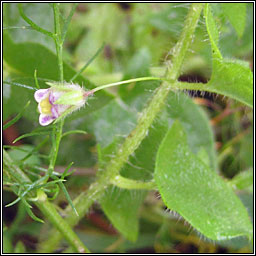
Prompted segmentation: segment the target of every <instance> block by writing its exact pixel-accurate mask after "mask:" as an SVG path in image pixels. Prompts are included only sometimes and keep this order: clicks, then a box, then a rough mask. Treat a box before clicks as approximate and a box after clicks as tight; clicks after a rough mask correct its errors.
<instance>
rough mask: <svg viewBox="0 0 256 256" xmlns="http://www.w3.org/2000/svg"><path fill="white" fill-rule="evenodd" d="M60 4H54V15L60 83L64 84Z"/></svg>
mask: <svg viewBox="0 0 256 256" xmlns="http://www.w3.org/2000/svg"><path fill="white" fill-rule="evenodd" d="M59 5H60V4H58V3H53V13H54V27H55V40H54V41H55V46H56V52H57V58H58V66H59V72H60V82H61V83H63V81H64V74H63V58H62V48H63V42H62V38H61V29H60V9H59Z"/></svg>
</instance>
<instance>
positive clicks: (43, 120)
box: [39, 114, 56, 126]
mask: <svg viewBox="0 0 256 256" xmlns="http://www.w3.org/2000/svg"><path fill="white" fill-rule="evenodd" d="M55 119H56V118H54V117H53V116H51V115H45V114H41V115H40V116H39V123H40V125H42V126H46V125H49V124H50V123H52V122H53V121H54V120H55Z"/></svg>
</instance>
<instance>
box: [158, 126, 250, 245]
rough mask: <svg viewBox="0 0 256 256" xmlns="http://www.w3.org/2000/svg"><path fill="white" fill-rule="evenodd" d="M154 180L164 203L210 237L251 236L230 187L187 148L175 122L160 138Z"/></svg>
mask: <svg viewBox="0 0 256 256" xmlns="http://www.w3.org/2000/svg"><path fill="white" fill-rule="evenodd" d="M155 180H156V184H157V186H158V188H159V192H160V194H161V196H162V199H163V201H164V203H165V204H166V206H167V207H168V208H170V209H171V210H174V211H176V212H178V213H179V214H180V215H181V216H183V217H184V218H185V220H186V221H188V222H189V223H190V224H191V225H192V226H193V227H194V228H195V229H197V230H198V231H199V232H200V233H202V234H203V235H205V236H206V237H208V238H210V239H212V240H223V239H230V238H232V237H236V236H242V235H246V236H249V237H250V236H251V235H252V224H251V222H250V220H249V216H248V213H247V211H246V209H245V207H244V206H243V204H242V202H241V201H240V200H239V199H238V197H237V196H236V195H235V194H234V192H233V191H232V189H231V188H230V187H229V186H228V185H227V184H226V183H225V182H224V181H223V180H222V179H221V178H220V177H219V176H218V175H217V174H216V172H213V171H212V170H211V169H210V168H209V167H208V166H207V165H205V164H204V163H203V162H202V161H201V160H200V159H198V158H197V157H196V156H195V155H194V154H193V153H192V152H191V151H190V149H189V147H188V144H187V139H186V134H185V132H184V129H183V127H182V126H181V124H180V123H179V122H178V121H176V122H175V123H174V124H173V126H172V128H171V129H170V130H169V131H168V133H167V134H166V136H165V138H164V139H163V141H162V143H161V145H160V147H159V150H158V153H157V159H156V171H155Z"/></svg>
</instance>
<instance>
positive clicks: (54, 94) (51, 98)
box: [49, 90, 64, 104]
mask: <svg viewBox="0 0 256 256" xmlns="http://www.w3.org/2000/svg"><path fill="white" fill-rule="evenodd" d="M63 93H64V92H62V91H55V90H51V91H50V95H49V102H50V103H51V104H53V103H54V102H55V101H56V100H58V98H59V97H60V96H61V95H62V94H63Z"/></svg>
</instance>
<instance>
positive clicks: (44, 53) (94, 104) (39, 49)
mask: <svg viewBox="0 0 256 256" xmlns="http://www.w3.org/2000/svg"><path fill="white" fill-rule="evenodd" d="M3 53H4V55H3V56H4V61H5V63H6V64H7V65H8V66H9V67H10V68H11V70H12V71H13V73H15V74H18V75H19V77H24V78H23V79H25V80H27V81H28V82H29V81H30V83H29V85H32V86H34V71H35V69H36V70H37V75H38V80H39V82H40V79H45V80H48V81H49V80H53V81H58V79H59V71H58V62H57V58H56V55H55V54H54V53H52V52H51V51H50V50H49V49H47V48H45V47H44V46H42V45H40V44H37V43H32V42H26V43H17V44H16V43H14V42H13V41H12V40H11V38H10V36H9V34H8V33H7V32H6V31H5V32H4V40H3ZM63 68H64V79H65V80H66V81H69V80H70V79H71V78H72V77H73V76H74V74H75V73H76V72H75V71H74V70H73V69H72V68H71V67H70V66H69V65H68V64H66V63H65V62H64V67H63ZM28 78H31V79H30V80H28ZM19 82H20V83H21V84H24V82H22V79H20V80H19ZM74 82H76V83H78V84H80V85H84V86H85V87H86V88H89V89H92V88H94V87H95V86H94V85H93V84H92V83H90V82H89V81H88V80H87V79H85V78H84V77H82V76H78V77H77V79H75V81H74ZM34 87H35V86H34ZM40 87H41V88H46V85H45V84H43V86H41V84H40ZM10 89H11V93H10V94H11V95H10V97H9V98H8V101H7V102H6V101H5V102H4V104H6V105H5V109H6V108H7V106H8V107H9V106H11V107H12V108H13V111H12V113H17V112H19V111H20V107H19V106H18V104H19V105H21V104H22V105H25V104H26V102H27V101H28V100H30V99H31V98H32V97H33V96H32V93H31V92H26V91H24V90H25V89H21V88H19V89H20V90H19V91H20V93H18V92H17V93H18V95H17V94H16V91H17V88H16V87H15V89H12V88H10ZM23 92H24V93H25V96H23ZM17 98H18V99H19V100H17ZM111 99H113V96H112V95H111V94H109V93H107V92H105V91H100V92H97V94H96V95H95V97H94V99H93V100H90V102H89V103H90V104H89V105H88V106H87V107H86V108H83V109H81V110H80V111H78V112H76V113H74V114H72V115H70V117H69V118H68V119H69V120H72V119H77V118H78V117H84V116H85V115H86V114H87V113H88V112H91V111H95V110H97V109H99V108H101V107H102V106H104V105H105V104H107V103H108V102H109V101H110V100H111ZM29 111H30V112H31V113H33V114H32V115H31V114H30V115H31V116H32V117H33V116H34V117H35V105H34V104H31V106H30V107H29V108H28V112H29ZM26 117H28V118H31V117H30V116H29V115H27V116H26ZM32 120H34V119H32Z"/></svg>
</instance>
